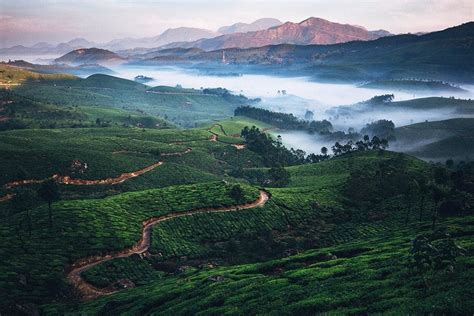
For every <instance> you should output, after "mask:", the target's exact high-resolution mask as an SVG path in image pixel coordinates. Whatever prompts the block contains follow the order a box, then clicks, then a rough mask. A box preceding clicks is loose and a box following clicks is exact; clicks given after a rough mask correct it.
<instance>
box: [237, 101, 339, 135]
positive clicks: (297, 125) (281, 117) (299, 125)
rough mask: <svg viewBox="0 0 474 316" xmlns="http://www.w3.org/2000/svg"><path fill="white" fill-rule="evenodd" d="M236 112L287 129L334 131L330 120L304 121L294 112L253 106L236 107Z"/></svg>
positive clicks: (310, 131) (315, 131) (321, 132)
mask: <svg viewBox="0 0 474 316" xmlns="http://www.w3.org/2000/svg"><path fill="white" fill-rule="evenodd" d="M234 114H235V115H236V116H237V115H240V116H247V117H250V118H253V119H256V120H259V121H262V122H265V123H267V124H270V125H273V126H276V127H278V128H282V129H287V130H304V131H307V132H309V133H311V134H312V133H319V134H328V133H330V132H332V130H333V128H332V124H331V123H330V122H329V121H326V120H323V121H314V120H308V121H303V120H299V119H298V118H296V117H295V116H294V115H293V114H287V113H279V112H273V111H269V110H265V109H260V108H255V107H251V106H241V107H238V108H237V109H235V111H234Z"/></svg>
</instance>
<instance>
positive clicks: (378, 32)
mask: <svg viewBox="0 0 474 316" xmlns="http://www.w3.org/2000/svg"><path fill="white" fill-rule="evenodd" d="M370 33H372V34H373V35H375V36H377V37H385V36H393V35H394V34H392V33H390V32H389V31H386V30H375V31H370Z"/></svg>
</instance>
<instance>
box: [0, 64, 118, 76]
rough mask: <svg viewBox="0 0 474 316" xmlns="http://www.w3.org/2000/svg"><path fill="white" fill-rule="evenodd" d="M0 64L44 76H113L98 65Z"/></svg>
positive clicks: (109, 71) (111, 72)
mask: <svg viewBox="0 0 474 316" xmlns="http://www.w3.org/2000/svg"><path fill="white" fill-rule="evenodd" d="M1 64H4V65H7V66H14V67H19V68H21V69H25V70H30V71H32V72H39V73H45V74H48V73H49V74H53V73H60V74H73V75H76V76H89V75H92V74H96V73H101V74H113V73H114V72H113V71H112V70H110V69H109V68H107V67H104V66H101V65H98V64H82V65H78V66H70V65H66V64H53V65H43V64H33V63H29V62H26V61H24V60H13V61H9V62H2V63H1Z"/></svg>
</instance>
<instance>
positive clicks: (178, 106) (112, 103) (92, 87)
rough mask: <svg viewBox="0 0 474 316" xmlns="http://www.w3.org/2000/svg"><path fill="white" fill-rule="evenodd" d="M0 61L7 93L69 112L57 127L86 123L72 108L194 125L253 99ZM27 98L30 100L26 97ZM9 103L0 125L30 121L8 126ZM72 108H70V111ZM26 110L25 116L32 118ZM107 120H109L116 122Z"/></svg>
mask: <svg viewBox="0 0 474 316" xmlns="http://www.w3.org/2000/svg"><path fill="white" fill-rule="evenodd" d="M0 66H1V67H4V68H5V69H6V70H5V72H4V78H5V80H6V82H7V81H8V85H9V86H11V87H12V88H13V89H12V92H13V93H14V94H15V95H17V96H19V97H20V99H26V100H34V101H35V102H39V103H42V104H48V106H49V105H54V109H51V111H52V112H55V111H56V110H58V111H59V112H58V115H60V116H63V114H64V118H67V117H70V118H71V119H73V120H72V121H68V120H66V122H64V124H61V125H60V126H62V127H65V125H66V124H68V125H66V126H73V125H74V126H89V125H90V122H87V123H86V122H80V120H83V119H84V118H85V117H87V118H89V117H90V116H89V115H86V116H85V117H84V116H83V115H78V114H77V113H76V112H77V111H75V110H77V109H78V107H80V108H84V109H85V110H86V112H88V113H90V112H91V110H92V109H95V108H105V109H111V108H113V109H115V110H119V111H120V112H123V111H125V112H130V113H133V115H132V116H136V115H139V116H141V117H143V118H144V117H147V116H149V117H151V116H153V117H155V118H154V119H151V120H148V119H147V120H142V121H136V120H132V122H135V123H136V124H139V123H140V124H142V122H143V125H144V126H146V127H152V123H153V122H156V119H157V117H158V118H162V119H164V120H166V121H171V122H172V123H174V124H176V125H178V126H182V127H194V126H196V125H198V124H203V123H209V122H211V121H212V120H214V119H222V118H226V117H229V116H232V114H233V111H234V109H235V108H237V107H238V106H240V105H242V104H250V103H252V102H253V100H251V99H247V98H246V97H244V96H235V95H232V94H231V93H229V92H228V91H227V90H224V89H207V90H206V89H204V90H202V91H201V90H195V91H190V90H189V89H185V88H173V87H158V88H155V89H153V88H150V87H147V86H145V85H143V84H141V83H137V82H134V81H131V80H125V79H121V78H117V77H113V76H109V75H101V74H96V75H91V76H89V77H87V78H86V79H81V78H78V77H74V76H71V75H66V76H62V75H44V74H38V73H34V72H31V71H26V70H23V69H21V68H17V67H11V66H6V65H5V66H2V65H0ZM0 78H1V77H0ZM12 78H13V79H12ZM20 83H21V84H20ZM225 91H227V93H225ZM190 92H192V93H190ZM6 101H13V100H6ZM28 103H32V102H30V101H28ZM33 103H34V102H33ZM14 106H15V105H14V104H11V105H7V111H4V112H5V113H6V114H7V113H10V114H7V116H6V118H5V119H4V120H3V121H2V122H0V125H4V124H7V121H9V123H8V126H6V127H4V128H7V129H9V128H11V127H12V126H22V124H24V123H26V124H27V125H29V124H30V123H29V122H23V123H22V122H18V123H19V124H14V125H11V124H13V122H15V121H14V120H12V119H13V118H14V117H12V116H11V113H12V111H11V109H13V107H14ZM58 106H59V108H58ZM8 108H10V110H8ZM32 109H33V108H32ZM71 110H74V111H72V112H71ZM64 111H66V112H67V113H66V112H64ZM98 112H100V111H98ZM34 113H37V114H38V111H36V110H32V112H31V113H30V114H31V115H33V116H35V117H37V114H34ZM60 113H62V114H60ZM30 114H29V115H30ZM18 115H19V113H18ZM29 115H28V116H27V117H29V118H31V119H33V117H31V116H29ZM55 115H56V114H55ZM118 116H121V115H118ZM48 117H50V116H49V115H47V114H46V113H45V114H44V116H43V118H44V119H46V118H48ZM107 117H108V116H107V115H106V116H99V117H97V118H99V119H102V118H104V119H106V120H105V122H107V121H108V120H110V119H107ZM7 118H8V119H7ZM25 118H26V117H25ZM51 118H53V116H51ZM16 119H18V118H15V120H16ZM20 121H21V120H20ZM94 121H95V119H94ZM68 122H69V123H68ZM109 123H111V124H114V123H115V122H113V123H112V122H109ZM156 124H159V122H156ZM160 126H163V124H160Z"/></svg>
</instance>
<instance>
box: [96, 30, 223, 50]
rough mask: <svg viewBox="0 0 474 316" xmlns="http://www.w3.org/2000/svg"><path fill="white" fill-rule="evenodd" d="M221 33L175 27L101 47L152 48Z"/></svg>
mask: <svg viewBox="0 0 474 316" xmlns="http://www.w3.org/2000/svg"><path fill="white" fill-rule="evenodd" d="M217 35H219V34H218V33H216V32H213V31H210V30H205V29H199V28H193V27H178V28H174V29H167V30H166V31H164V32H163V33H162V34H160V35H158V36H154V37H144V38H123V39H116V40H113V41H110V42H108V43H105V44H101V45H99V47H101V48H106V49H110V50H125V49H132V48H137V47H142V48H151V47H159V46H163V45H166V44H169V43H172V42H177V41H179V42H188V41H196V40H199V39H202V38H211V37H215V36H217Z"/></svg>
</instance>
